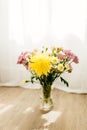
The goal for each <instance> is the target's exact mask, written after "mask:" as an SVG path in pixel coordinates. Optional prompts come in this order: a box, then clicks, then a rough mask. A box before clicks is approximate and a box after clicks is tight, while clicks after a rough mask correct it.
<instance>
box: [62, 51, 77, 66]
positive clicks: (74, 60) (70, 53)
mask: <svg viewBox="0 0 87 130" xmlns="http://www.w3.org/2000/svg"><path fill="white" fill-rule="evenodd" d="M63 52H64V53H65V55H66V57H67V60H68V61H70V60H73V62H74V63H76V64H77V63H79V59H78V57H77V56H76V55H75V54H74V53H72V52H71V50H63Z"/></svg>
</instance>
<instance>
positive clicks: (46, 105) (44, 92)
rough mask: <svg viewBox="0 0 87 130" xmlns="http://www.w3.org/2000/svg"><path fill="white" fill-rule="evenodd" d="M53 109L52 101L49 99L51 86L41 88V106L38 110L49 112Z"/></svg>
mask: <svg viewBox="0 0 87 130" xmlns="http://www.w3.org/2000/svg"><path fill="white" fill-rule="evenodd" d="M52 107H53V100H52V97H51V86H50V85H47V86H42V87H41V104H40V109H41V110H44V111H49V110H51V109H52Z"/></svg>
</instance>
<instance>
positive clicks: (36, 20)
mask: <svg viewBox="0 0 87 130" xmlns="http://www.w3.org/2000/svg"><path fill="white" fill-rule="evenodd" d="M86 8H87V2H86V1H85V0H61V1H60V0H32V1H31V0H0V86H23V87H32V88H35V86H37V87H38V86H39V85H38V84H37V85H35V84H34V85H31V84H28V86H25V85H23V84H22V83H21V81H22V79H26V78H28V77H29V75H30V73H29V72H28V71H26V70H25V68H24V67H23V66H19V65H17V64H16V62H17V58H18V55H19V54H20V53H21V52H22V51H32V50H33V49H35V48H39V47H41V46H42V45H46V46H47V45H48V46H63V47H65V48H66V49H71V50H72V51H74V52H75V53H76V54H77V55H78V56H79V60H80V63H79V65H77V66H74V71H73V73H71V74H69V75H67V74H66V75H64V76H65V78H66V79H67V80H68V81H69V83H70V87H69V88H66V87H64V86H63V84H62V83H60V81H59V80H57V81H55V83H54V84H53V87H57V88H59V89H63V90H65V91H69V92H78V93H79V92H82V93H83V92H84V93H87V82H86V79H87V78H86V77H87V73H86V66H87V58H86V55H87V51H86V50H87V43H86V42H87V37H86V36H87V9H86Z"/></svg>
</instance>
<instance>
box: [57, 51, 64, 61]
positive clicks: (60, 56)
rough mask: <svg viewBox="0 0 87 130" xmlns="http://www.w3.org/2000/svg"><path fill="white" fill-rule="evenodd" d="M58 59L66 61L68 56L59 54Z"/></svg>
mask: <svg viewBox="0 0 87 130" xmlns="http://www.w3.org/2000/svg"><path fill="white" fill-rule="evenodd" d="M57 57H58V59H61V60H64V59H66V56H65V55H64V54H62V53H59V54H58V56H57Z"/></svg>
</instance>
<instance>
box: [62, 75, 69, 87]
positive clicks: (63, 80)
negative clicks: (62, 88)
mask: <svg viewBox="0 0 87 130" xmlns="http://www.w3.org/2000/svg"><path fill="white" fill-rule="evenodd" d="M60 79H61V82H63V83H64V84H66V86H67V87H68V86H69V84H68V82H67V81H66V80H65V79H63V78H62V77H60Z"/></svg>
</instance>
